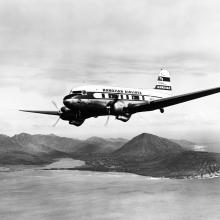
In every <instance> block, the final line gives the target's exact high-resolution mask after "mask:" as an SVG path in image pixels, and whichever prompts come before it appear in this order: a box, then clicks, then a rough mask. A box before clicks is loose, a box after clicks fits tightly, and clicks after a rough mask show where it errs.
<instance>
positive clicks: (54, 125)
mask: <svg viewBox="0 0 220 220" xmlns="http://www.w3.org/2000/svg"><path fill="white" fill-rule="evenodd" d="M59 120H60V117H59V118H58V119H57V120H56V122H55V123H54V124H53V125H52V126H53V127H56V125H57V124H58V122H59Z"/></svg>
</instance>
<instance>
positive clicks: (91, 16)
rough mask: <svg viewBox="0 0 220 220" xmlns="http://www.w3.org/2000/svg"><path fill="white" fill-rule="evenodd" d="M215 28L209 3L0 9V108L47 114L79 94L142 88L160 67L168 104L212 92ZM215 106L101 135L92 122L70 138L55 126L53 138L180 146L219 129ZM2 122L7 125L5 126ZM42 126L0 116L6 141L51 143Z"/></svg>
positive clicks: (54, 2)
mask: <svg viewBox="0 0 220 220" xmlns="http://www.w3.org/2000/svg"><path fill="white" fill-rule="evenodd" d="M219 20H220V14H219V2H218V1H217V0H216V1H212V3H210V2H207V1H205V0H204V1H203V0H202V1H199V2H198V1H190V0H186V1H176V0H168V1H163V0H157V1H152V0H140V1H137V2H134V1H132V0H111V1H109V0H103V1H97V0H94V1H92V2H91V1H90V0H84V1H77V0H64V1H60V0H19V1H17V0H14V1H7V0H2V1H1V2H0V57H1V58H0V77H1V81H0V89H1V95H0V97H1V100H2V102H1V103H2V104H3V106H6V107H5V109H7V108H14V109H16V108H17V107H18V106H23V107H28V108H38V109H50V108H52V106H51V104H50V100H53V99H55V100H56V101H58V102H59V104H60V105H62V97H63V96H64V95H65V94H67V93H68V92H69V90H70V89H71V88H73V87H75V86H79V85H81V84H105V85H117V86H123V87H142V88H147V87H149V88H152V87H153V86H154V84H155V81H156V78H157V74H158V72H159V70H160V68H162V67H164V68H167V69H168V70H169V71H170V73H171V76H172V83H173V88H174V92H175V94H176V93H183V92H190V91H192V90H198V89H202V88H207V87H213V86H215V85H216V86H217V85H219V80H220V78H219V71H220V64H219V62H218V60H219V59H220V49H219V48H220V43H219V39H220V29H219ZM5 94H7V96H6V95H5ZM8 97H13V101H11V99H9V98H8ZM216 99H217V96H215V97H214V96H213V98H211V97H209V98H207V99H206V100H205V101H204V102H202V101H198V102H197V103H194V104H193V103H191V104H189V105H188V104H184V106H183V105H182V106H181V107H178V106H176V107H173V108H169V109H167V110H166V114H165V115H160V114H159V113H158V112H149V113H144V114H143V119H138V118H137V117H136V116H134V119H133V117H132V119H131V121H129V122H128V123H126V124H123V123H121V122H118V121H114V120H113V122H111V126H109V127H108V128H105V129H103V126H102V125H103V124H104V120H105V118H100V119H94V120H93V119H90V120H88V121H87V122H86V123H85V125H83V127H81V128H77V129H76V128H74V127H69V126H68V125H67V124H66V123H64V122H62V123H61V124H60V127H58V128H56V129H57V130H56V131H57V132H58V134H59V133H62V134H68V135H72V134H73V133H74V134H76V135H78V136H91V135H98V134H99V133H101V134H103V135H106V136H112V135H118V130H120V131H121V134H122V135H125V136H126V135H132V134H137V133H138V132H151V133H158V134H160V133H161V134H164V135H167V134H169V133H170V132H171V131H172V132H174V134H175V135H179V134H185V135H186V136H187V135H189V134H190V131H193V130H194V131H195V132H196V130H198V132H199V131H204V130H207V129H206V128H203V127H202V124H203V123H204V124H205V125H206V126H207V127H208V129H212V128H213V129H219V125H218V124H219V123H218V121H219V119H218V109H219V104H218V102H216ZM210 106H211V109H210ZM2 111H3V110H2ZM183 111H184V114H182V112H183ZM192 112H194V113H192ZM210 112H212V114H211V113H210ZM197 113H198V115H197ZM158 114H159V115H158ZM190 114H194V115H193V116H191V118H190V117H188V120H187V118H186V117H187V115H190ZM199 114H201V115H205V116H204V117H202V116H201V115H199ZM215 115H217V116H215ZM214 116H215V117H216V120H214ZM5 118H10V119H11V118H12V120H13V122H10V123H9V124H10V126H9V125H8V124H7V123H5ZM46 119H47V117H46V116H37V115H34V116H31V115H25V114H22V115H21V114H20V113H17V112H15V113H13V115H11V113H9V112H7V110H5V111H3V113H2V114H0V121H1V122H4V127H5V130H6V131H7V132H8V131H9V130H10V129H9V127H10V128H11V130H13V132H14V131H18V132H20V131H24V130H26V131H27V132H28V131H31V132H38V133H43V132H44V133H54V129H53V130H52V128H50V120H51V122H52V120H53V119H52V118H50V117H49V118H48V121H47V120H46ZM24 121H25V123H24ZM209 121H211V123H210V124H208V122H209ZM182 123H183V124H182ZM192 123H193V125H195V126H193V127H192ZM94 126H95V129H91V128H93V127H94ZM1 128H2V130H4V128H3V125H2V127H1V126H0V129H1ZM12 128H13V129H12ZM91 130H92V131H91ZM73 131H74V132H73ZM92 132H93V133H92ZM3 133H4V132H3Z"/></svg>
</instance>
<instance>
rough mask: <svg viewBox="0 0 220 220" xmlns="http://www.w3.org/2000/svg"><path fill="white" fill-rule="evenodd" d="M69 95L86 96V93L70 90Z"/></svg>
mask: <svg viewBox="0 0 220 220" xmlns="http://www.w3.org/2000/svg"><path fill="white" fill-rule="evenodd" d="M70 94H73V95H86V94H87V93H86V91H85V90H78V91H74V90H71V91H70Z"/></svg>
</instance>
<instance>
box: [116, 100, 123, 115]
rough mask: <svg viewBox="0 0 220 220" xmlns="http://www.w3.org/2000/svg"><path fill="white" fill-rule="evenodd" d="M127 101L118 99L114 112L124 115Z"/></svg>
mask: <svg viewBox="0 0 220 220" xmlns="http://www.w3.org/2000/svg"><path fill="white" fill-rule="evenodd" d="M125 107H126V106H125V103H124V102H122V101H117V102H116V103H115V104H114V107H113V109H114V113H115V114H116V115H123V114H124V113H125V112H124V108H125Z"/></svg>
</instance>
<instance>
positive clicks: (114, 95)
mask: <svg viewBox="0 0 220 220" xmlns="http://www.w3.org/2000/svg"><path fill="white" fill-rule="evenodd" d="M109 98H110V99H115V98H117V95H116V94H109Z"/></svg>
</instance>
